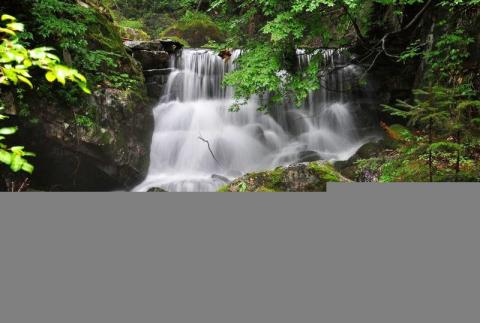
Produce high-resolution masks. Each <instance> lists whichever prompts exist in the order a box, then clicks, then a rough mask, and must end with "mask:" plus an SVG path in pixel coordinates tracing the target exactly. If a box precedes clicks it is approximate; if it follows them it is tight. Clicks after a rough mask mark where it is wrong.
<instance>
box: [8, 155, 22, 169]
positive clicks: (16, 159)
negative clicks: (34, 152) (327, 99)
mask: <svg viewBox="0 0 480 323" xmlns="http://www.w3.org/2000/svg"><path fill="white" fill-rule="evenodd" d="M24 162H25V159H23V158H22V156H20V155H17V154H12V162H11V163H10V169H11V170H12V171H13V172H15V173H16V172H18V171H19V170H21V169H22V166H23V163H24Z"/></svg>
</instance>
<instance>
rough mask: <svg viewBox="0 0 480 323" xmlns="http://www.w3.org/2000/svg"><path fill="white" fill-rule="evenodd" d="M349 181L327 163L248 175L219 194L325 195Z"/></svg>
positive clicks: (302, 164)
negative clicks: (336, 184)
mask: <svg viewBox="0 0 480 323" xmlns="http://www.w3.org/2000/svg"><path fill="white" fill-rule="evenodd" d="M331 182H344V183H348V182H349V180H348V179H347V178H345V177H343V176H342V175H341V174H340V173H338V172H337V171H336V170H335V169H334V168H333V166H332V165H331V164H329V163H327V162H313V163H299V164H293V165H290V166H288V167H278V168H276V169H274V170H270V171H264V172H259V173H251V174H247V175H245V176H243V177H241V178H239V179H236V180H235V181H233V182H232V183H230V184H228V185H226V186H224V187H223V188H221V189H220V192H325V191H326V190H327V183H331Z"/></svg>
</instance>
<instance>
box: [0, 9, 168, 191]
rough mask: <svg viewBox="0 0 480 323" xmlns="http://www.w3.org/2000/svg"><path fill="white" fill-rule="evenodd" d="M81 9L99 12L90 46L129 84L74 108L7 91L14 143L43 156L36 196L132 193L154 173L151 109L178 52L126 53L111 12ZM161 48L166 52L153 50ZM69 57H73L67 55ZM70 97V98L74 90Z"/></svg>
mask: <svg viewBox="0 0 480 323" xmlns="http://www.w3.org/2000/svg"><path fill="white" fill-rule="evenodd" d="M78 3H79V5H82V6H86V7H90V8H92V9H95V10H96V12H97V15H96V18H95V21H94V22H91V23H90V24H89V26H88V28H89V31H88V32H89V47H90V48H91V49H94V50H103V51H105V52H108V53H111V54H112V55H114V56H115V57H116V58H117V62H118V64H117V66H116V67H115V68H112V70H111V75H127V76H128V77H127V78H126V80H127V81H130V83H129V85H128V86H124V85H123V84H115V79H114V78H111V80H113V81H105V82H102V83H100V84H97V85H96V86H95V87H93V88H91V90H92V92H93V93H92V95H90V96H86V95H82V96H79V97H75V98H73V99H72V98H70V100H69V101H68V102H67V101H65V100H60V99H58V97H57V95H56V94H53V92H52V95H51V97H47V96H48V95H45V94H42V95H41V94H39V92H37V91H31V90H23V91H24V92H23V95H22V96H23V97H22V99H21V100H20V99H19V97H18V95H17V93H15V90H14V89H3V93H0V95H1V96H2V99H3V101H4V103H6V106H7V110H8V111H7V113H8V114H9V115H10V116H11V119H10V120H9V122H12V123H13V124H16V125H19V127H20V131H19V133H18V135H16V136H15V137H13V138H12V141H13V143H15V144H18V143H21V145H24V146H25V147H26V149H28V150H29V151H33V152H35V153H36V154H37V157H35V158H34V159H33V160H32V163H33V164H34V165H35V172H34V174H33V175H32V176H31V178H30V187H31V188H33V189H35V190H47V191H50V190H53V191H111V190H129V189H131V188H132V187H134V186H135V185H136V184H138V183H139V182H141V181H142V180H143V178H144V176H145V175H146V172H147V170H148V166H149V157H150V143H151V137H152V132H153V125H154V124H153V123H154V121H153V114H152V108H153V106H154V104H155V103H156V99H158V97H159V93H160V92H161V86H162V84H163V83H164V80H165V77H164V75H165V74H166V73H167V70H166V68H167V67H168V62H169V55H170V53H174V52H175V51H176V50H177V48H176V47H175V45H174V44H173V43H169V42H163V43H162V42H152V43H142V44H137V47H135V46H133V48H132V47H129V48H126V47H125V46H124V44H123V40H122V38H121V37H120V34H119V31H118V29H117V28H116V27H115V26H114V24H113V20H112V19H111V17H110V16H109V14H108V13H107V11H106V10H104V9H103V8H102V7H101V6H97V5H96V2H95V1H79V2H78ZM17 9H18V8H17ZM18 10H20V9H18ZM20 11H21V10H20ZM19 14H21V12H19ZM138 46H141V47H142V46H143V47H142V49H138ZM155 46H161V47H158V48H155V49H153V48H152V47H155ZM137 49H138V50H137ZM132 52H133V56H132ZM64 54H66V56H67V58H68V53H64ZM64 56H65V55H64ZM137 59H138V60H137ZM64 60H65V57H64ZM139 61H140V62H139ZM142 64H143V66H142ZM144 71H145V75H146V76H147V82H145V77H144V73H143V72H144ZM99 73H100V71H99ZM124 80H125V77H124V78H123V80H122V82H124ZM117 83H118V82H117ZM72 88H73V86H72ZM58 89H59V87H55V90H58ZM60 90H61V89H60ZM147 90H148V93H149V94H150V96H148V95H147ZM65 91H66V92H69V88H66V89H65ZM152 98H153V99H152ZM25 106H26V107H28V109H27V110H25V109H24V107H25ZM25 111H28V115H25ZM0 175H1V177H3V178H4V179H6V180H7V181H9V180H10V179H12V180H13V178H15V177H16V176H14V175H13V174H10V173H8V172H7V171H3V173H2V174H0ZM17 175H18V174H17ZM2 182H3V180H2ZM2 184H3V183H0V186H2ZM0 189H2V187H0Z"/></svg>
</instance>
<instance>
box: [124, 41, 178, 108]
mask: <svg viewBox="0 0 480 323" xmlns="http://www.w3.org/2000/svg"><path fill="white" fill-rule="evenodd" d="M124 44H125V47H126V48H127V50H128V51H129V52H130V54H131V55H132V57H133V58H134V59H135V60H137V61H138V62H139V63H140V64H141V65H142V68H143V74H144V76H145V84H146V87H147V93H148V96H149V97H151V98H152V99H159V98H160V96H161V95H162V93H163V88H164V86H165V84H166V83H167V80H168V75H169V74H170V72H171V71H172V70H171V68H170V57H171V55H176V54H177V53H178V52H179V51H180V50H181V49H182V47H183V45H182V44H181V43H179V42H176V41H173V40H169V39H165V40H153V41H126V42H125V43H124Z"/></svg>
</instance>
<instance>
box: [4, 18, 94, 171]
mask: <svg viewBox="0 0 480 323" xmlns="http://www.w3.org/2000/svg"><path fill="white" fill-rule="evenodd" d="M1 21H2V22H3V23H4V24H5V26H4V27H1V26H0V39H1V43H0V85H3V86H19V85H20V84H26V85H28V86H29V87H31V88H33V84H32V82H31V81H30V79H31V78H32V76H31V74H30V70H31V69H34V68H37V69H40V70H43V71H44V75H45V78H46V79H47V81H48V82H59V83H61V84H62V85H65V83H66V82H67V81H71V82H73V83H75V84H77V86H78V87H79V88H80V89H81V90H82V91H84V92H85V93H90V90H89V89H88V87H87V80H86V79H85V77H84V76H83V75H82V74H80V73H79V72H78V71H77V70H76V69H73V68H70V67H67V66H65V65H61V64H60V59H59V58H58V57H57V56H55V55H54V54H52V53H51V51H52V50H53V49H52V48H49V47H38V48H33V49H28V48H26V47H25V46H24V45H22V44H21V43H20V41H19V38H18V33H19V32H23V31H24V25H23V24H21V23H19V22H17V20H16V18H14V17H12V16H10V15H2V16H1ZM1 109H3V107H0V110H1ZM6 118H7V116H5V115H3V114H0V120H5V119H6ZM17 131H18V128H17V127H3V128H0V162H1V163H3V164H6V165H8V166H10V169H11V170H12V171H14V172H18V171H20V170H23V171H25V172H27V173H32V172H33V169H34V167H33V165H32V164H31V163H30V162H29V161H27V159H25V157H32V156H35V154H33V153H31V152H27V151H25V150H24V148H25V147H23V146H13V147H8V146H7V145H6V144H5V143H3V141H4V140H5V139H6V137H5V136H9V135H13V134H15V133H16V132H17Z"/></svg>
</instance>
